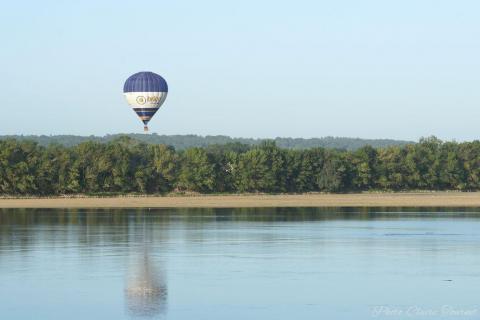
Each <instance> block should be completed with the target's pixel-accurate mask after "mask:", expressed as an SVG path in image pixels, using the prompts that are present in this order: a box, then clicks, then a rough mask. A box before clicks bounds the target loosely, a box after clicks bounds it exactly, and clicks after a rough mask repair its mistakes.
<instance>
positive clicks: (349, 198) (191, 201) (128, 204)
mask: <svg viewBox="0 0 480 320" xmlns="http://www.w3.org/2000/svg"><path fill="white" fill-rule="evenodd" d="M269 207H270V208H271V207H479V208H480V192H409V193H353V194H321V193H318V194H315V193H314V194H298V195H297V194H280V195H267V194H261V195H256V194H241V195H196V196H121V197H87V196H85V197H71V198H67V197H57V198H0V209H1V208H5V209H8V208H45V209H47V208H52V209H53V208H269Z"/></svg>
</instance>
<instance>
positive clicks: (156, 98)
mask: <svg viewBox="0 0 480 320" xmlns="http://www.w3.org/2000/svg"><path fill="white" fill-rule="evenodd" d="M123 93H124V95H125V97H126V98H127V102H128V104H129V105H130V106H131V107H132V109H133V111H135V113H136V114H137V115H138V117H139V118H140V120H142V122H143V123H144V125H145V129H147V127H146V126H147V124H148V122H149V121H150V120H151V119H152V117H153V115H154V114H155V113H156V112H157V110H158V109H159V108H160V107H161V106H162V104H163V102H164V101H165V99H166V98H167V93H168V85H167V82H166V81H165V79H163V78H162V77H161V76H160V75H158V74H156V73H153V72H148V71H142V72H138V73H135V74H133V75H131V76H130V77H129V78H128V79H127V81H125V85H124V86H123Z"/></svg>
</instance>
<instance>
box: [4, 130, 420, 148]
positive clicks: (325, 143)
mask: <svg viewBox="0 0 480 320" xmlns="http://www.w3.org/2000/svg"><path fill="white" fill-rule="evenodd" d="M123 136H128V137H130V138H132V139H135V140H138V141H141V142H145V143H149V144H165V145H168V146H173V147H174V148H175V149H176V150H185V149H188V148H192V147H207V146H209V145H217V144H228V143H241V144H246V145H252V146H254V145H260V144H261V143H263V142H264V141H265V139H253V138H230V137H228V136H205V137H202V136H198V135H158V134H155V133H154V134H133V133H132V134H127V135H122V134H114V135H106V136H103V137H98V136H73V135H53V136H34V135H27V136H21V135H14V136H0V140H7V139H16V140H19V141H25V140H28V141H35V142H37V143H38V144H40V145H42V146H47V145H49V144H51V143H56V144H61V145H63V146H66V147H73V146H76V145H78V144H80V143H83V142H87V141H96V142H102V143H107V142H110V141H114V140H115V139H118V138H119V137H123ZM273 140H274V141H275V143H276V145H277V146H278V147H280V148H288V149H297V150H300V149H309V148H332V149H342V150H357V149H359V148H361V147H364V146H366V145H370V146H372V147H374V148H381V147H388V146H395V145H405V144H408V143H412V142H409V141H401V140H391V139H359V138H343V137H324V138H311V139H303V138H275V139H273Z"/></svg>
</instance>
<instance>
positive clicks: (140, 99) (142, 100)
mask: <svg viewBox="0 0 480 320" xmlns="http://www.w3.org/2000/svg"><path fill="white" fill-rule="evenodd" d="M145 102H147V99H145V97H144V96H138V97H137V103H138V104H145Z"/></svg>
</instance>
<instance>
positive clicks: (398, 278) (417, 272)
mask: <svg viewBox="0 0 480 320" xmlns="http://www.w3.org/2000/svg"><path fill="white" fill-rule="evenodd" d="M479 292H480V209H478V210H475V209H440V210H433V209H413V208H407V209H398V208H397V209H342V208H331V209H317V208H307V209H305V208H303V209H302V208H283V209H182V210H177V209H176V210H172V209H155V210H148V209H147V210H144V209H142V210H132V209H126V210H45V209H38V210H32V209H28V210H27V209H25V210H20V209H18V210H0V319H9V320H11V319H69V320H74V319H151V318H159V319H196V320H197V319H222V320H223V319H242V320H243V319H263V320H264V319H275V320H277V319H349V320H350V319H406V318H414V319H480V298H479Z"/></svg>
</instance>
